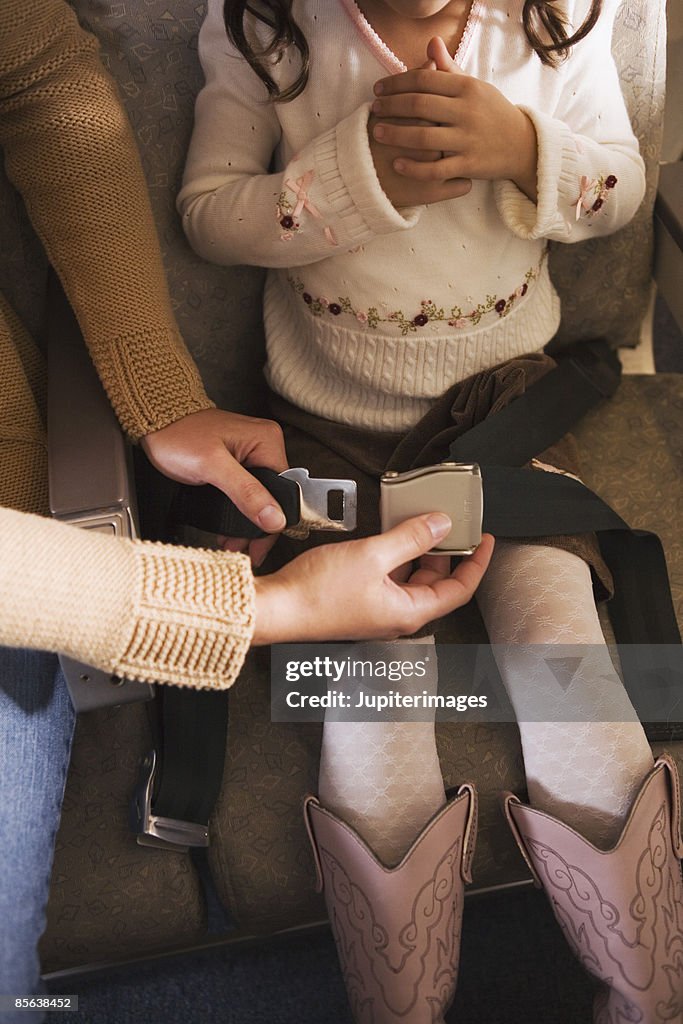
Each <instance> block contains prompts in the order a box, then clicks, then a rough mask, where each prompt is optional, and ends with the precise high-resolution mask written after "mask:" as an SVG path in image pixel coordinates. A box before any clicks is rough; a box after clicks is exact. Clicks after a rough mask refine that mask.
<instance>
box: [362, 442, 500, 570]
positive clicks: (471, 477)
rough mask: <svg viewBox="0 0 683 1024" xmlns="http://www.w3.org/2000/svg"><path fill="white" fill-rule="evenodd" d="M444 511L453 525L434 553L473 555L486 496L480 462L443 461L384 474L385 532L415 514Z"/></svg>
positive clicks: (431, 553)
mask: <svg viewBox="0 0 683 1024" xmlns="http://www.w3.org/2000/svg"><path fill="white" fill-rule="evenodd" d="M425 512H443V513H444V514H445V515H447V516H448V518H449V519H450V520H451V523H452V528H451V531H450V533H448V534H447V535H446V536H445V537H444V538H443V540H441V541H439V543H438V544H437V545H436V546H435V547H433V548H432V549H431V551H428V552H427V554H430V555H471V554H472V552H473V551H475V550H476V548H477V547H478V546H479V544H480V543H481V527H482V520H483V514H484V497H483V487H482V477H481V470H480V469H479V466H478V465H477V464H476V463H473V462H472V463H469V462H467V463H464V462H440V463H438V464H437V465H435V466H422V467H420V468H419V469H411V470H408V472H406V473H396V472H388V473H384V474H383V476H382V477H381V478H380V519H381V522H382V532H385V531H386V530H390V529H391V528H392V526H397V525H398V524H399V523H402V522H403V521H404V520H405V519H409V518H410V517H411V516H417V515H422V514H423V513H425Z"/></svg>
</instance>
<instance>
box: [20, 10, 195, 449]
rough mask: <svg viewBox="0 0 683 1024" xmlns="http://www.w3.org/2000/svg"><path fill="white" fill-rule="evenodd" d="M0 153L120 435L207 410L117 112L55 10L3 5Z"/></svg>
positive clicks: (68, 23) (107, 85)
mask: <svg viewBox="0 0 683 1024" xmlns="http://www.w3.org/2000/svg"><path fill="white" fill-rule="evenodd" d="M0 145H1V146H2V147H3V149H4V153H5V161H6V166H7V171H8V174H9V176H10V178H11V180H12V182H13V183H14V185H15V186H16V188H17V189H18V190H19V191H20V192H21V194H22V195H23V197H24V200H25V202H26V206H27V209H28V211H29V215H30V217H31V220H32V222H33V225H34V227H35V229H36V231H37V233H38V234H39V236H40V238H41V240H42V242H43V244H44V245H45V248H46V250H47V252H48V255H49V257H50V260H51V262H52V264H53V265H54V267H55V268H56V270H57V272H58V273H59V275H60V277H61V279H62V282H63V284H64V287H65V290H66V292H67V294H68V296H69V299H70V301H71V304H72V306H73V307H74V310H75V312H76V315H77V317H78V319H79V322H80V325H81V328H82V330H83V333H84V336H85V338H86V342H87V344H88V346H89V348H90V351H91V354H92V357H93V360H94V362H95V365H96V367H97V370H98V372H99V374H100V377H101V379H102V381H103V383H104V386H105V388H106V390H107V392H108V394H109V397H110V400H111V402H112V404H113V406H114V409H115V410H116V413H117V415H118V417H119V420H120V422H121V424H122V426H123V427H124V429H125V430H126V431H127V432H128V434H129V435H131V436H132V437H133V438H139V437H141V436H142V435H144V434H147V433H149V432H150V431H153V430H158V429H160V428H161V427H163V426H165V425H167V424H168V423H171V422H174V421H175V420H177V419H180V418H181V417H182V416H185V415H187V414H188V413H192V412H196V411H198V410H199V409H204V408H209V407H211V405H212V403H211V402H210V401H209V399H208V398H207V396H206V393H205V391H204V388H203V386H202V383H201V380H200V378H199V374H198V372H197V369H196V367H195V365H194V363H193V361H192V359H191V358H190V356H189V354H188V352H187V350H186V349H185V346H184V344H183V342H182V339H181V338H180V336H179V333H178V329H177V326H176V323H175V320H174V317H173V314H172V312H171V307H170V300H169V296H168V291H167V287H166V282H165V278H164V271H163V266H162V262H161V256H160V251H159V245H158V239H157V236H156V231H155V227H154V222H153V219H152V214H151V209H150V205H149V199H148V196H147V192H146V186H145V182H144V176H143V173H142V168H141V165H140V160H139V157H138V154H137V150H136V147H135V142H134V139H133V136H132V133H131V130H130V126H129V123H128V120H127V117H126V114H125V111H124V110H123V107H122V105H121V101H120V99H119V96H118V93H117V90H116V86H115V84H114V83H113V81H112V80H111V79H110V77H109V76H108V75H107V74H106V72H105V71H104V69H103V68H102V65H101V64H100V61H99V57H98V54H97V43H96V41H95V39H94V38H93V37H92V36H91V35H89V34H88V33H86V32H84V31H83V30H82V29H81V28H80V26H79V24H78V22H77V20H76V18H75V16H74V14H73V12H72V11H71V9H70V8H69V6H68V4H67V3H66V2H65V0H32V2H31V3H26V2H25V0H3V4H2V6H1V7H0Z"/></svg>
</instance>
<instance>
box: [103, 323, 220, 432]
mask: <svg viewBox="0 0 683 1024" xmlns="http://www.w3.org/2000/svg"><path fill="white" fill-rule="evenodd" d="M92 356H93V361H94V362H95V365H96V367H97V371H98V373H99V376H100V379H101V380H102V382H103V384H104V386H105V389H106V391H107V395H108V396H109V400H110V402H111V404H112V406H113V408H114V411H115V413H116V416H117V418H118V420H119V423H120V424H121V427H122V428H123V430H124V431H125V432H126V434H127V435H128V436H129V438H130V439H131V440H132V441H139V440H140V438H141V437H144V436H145V435H146V434H151V433H153V432H154V431H156V430H161V429H162V428H163V427H167V426H168V425H169V424H170V423H175V422H176V421H177V420H179V419H182V418H183V416H189V415H190V413H193V412H200V411H201V410H202V409H213V408H215V403H214V402H212V401H211V400H210V399H209V397H208V396H207V394H206V391H205V390H204V385H203V384H202V381H201V377H200V376H199V372H198V370H197V368H196V366H195V364H194V362H193V361H192V358H191V357H190V355H189V353H188V352H187V351H186V349H185V346H184V344H183V343H182V341H181V340H180V339H179V338H178V337H174V336H173V335H172V334H171V333H170V331H168V330H160V331H153V330H147V331H144V330H140V331H136V332H135V333H134V334H131V335H125V336H119V337H118V338H116V339H115V340H114V341H113V342H112V343H111V344H109V345H105V344H101V345H98V346H97V349H96V351H92Z"/></svg>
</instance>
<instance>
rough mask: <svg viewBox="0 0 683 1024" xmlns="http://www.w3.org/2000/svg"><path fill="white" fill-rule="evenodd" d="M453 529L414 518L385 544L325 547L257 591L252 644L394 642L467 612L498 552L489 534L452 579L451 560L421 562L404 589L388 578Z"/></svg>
mask: <svg viewBox="0 0 683 1024" xmlns="http://www.w3.org/2000/svg"><path fill="white" fill-rule="evenodd" d="M450 529H451V522H450V520H449V518H448V517H447V516H445V515H443V514H441V513H432V514H430V515H422V516H417V517H415V518H413V519H408V520H406V521H405V522H404V523H401V524H400V525H399V526H395V527H394V528H393V529H392V530H389V531H388V532H387V533H384V534H382V535H381V536H376V537H368V538H365V539H363V540H356V541H346V542H345V543H341V544H325V545H322V546H321V547H316V548H311V549H310V550H309V551H305V552H304V553H303V554H301V555H299V556H298V558H295V559H294V560H293V561H292V562H290V563H289V564H288V565H286V566H285V567H284V568H283V569H280V570H279V571H278V572H275V573H273V574H272V575H270V576H260V577H257V579H256V580H255V585H256V630H255V633H254V637H253V641H252V642H253V643H254V644H268V643H288V642H294V641H300V642H302V643H304V642H309V641H316V640H320V641H324V640H328V641H329V640H364V639H386V640H390V639H395V638H396V637H400V636H409V635H410V634H411V633H414V632H415V630H417V629H419V628H420V627H421V626H423V625H424V624H425V623H426V622H429V621H431V620H432V619H436V618H439V617H440V616H442V615H445V614H447V613H448V612H449V611H452V610H453V609H454V608H459V607H460V606H461V605H463V604H466V603H467V602H468V601H469V600H470V598H471V597H472V595H473V593H474V591H475V590H476V589H477V587H478V585H479V583H480V581H481V578H482V576H483V575H484V572H485V571H486V568H487V566H488V564H489V560H490V558H491V552H492V551H493V537H491V536H490V535H489V534H485V535H484V537H483V538H482V542H481V544H480V545H479V547H478V548H477V550H476V551H475V553H474V554H473V555H470V556H469V557H468V558H464V559H463V560H462V561H461V562H460V564H459V565H458V567H457V568H456V570H455V572H453V573H452V574H451V575H448V567H449V565H450V559H448V560H446V559H443V558H434V559H433V560H432V559H431V558H429V559H424V560H423V564H422V565H421V566H420V568H419V569H417V570H416V572H414V573H413V574H412V575H411V576H410V577H409V578H408V579H407V580H406V581H405V582H404V583H399V582H396V581H395V580H393V579H392V578H391V575H390V574H391V573H392V572H393V570H394V569H396V568H397V567H398V566H401V565H403V564H405V563H406V562H411V561H413V560H414V559H417V558H420V556H421V555H424V554H425V552H427V551H429V549H430V548H432V547H433V546H434V544H435V543H437V542H438V541H439V540H440V539H441V538H442V537H445V536H446V534H447V533H448V532H449V531H450Z"/></svg>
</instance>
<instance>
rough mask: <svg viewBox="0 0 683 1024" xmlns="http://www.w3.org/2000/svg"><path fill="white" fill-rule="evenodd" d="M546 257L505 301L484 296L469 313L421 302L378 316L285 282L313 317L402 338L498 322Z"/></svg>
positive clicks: (375, 311)
mask: <svg viewBox="0 0 683 1024" xmlns="http://www.w3.org/2000/svg"><path fill="white" fill-rule="evenodd" d="M545 257H546V253H545V252H544V253H543V256H542V257H541V260H540V262H539V263H538V264H537V266H536V267H532V268H531V269H529V270H527V272H526V274H525V275H524V281H523V282H522V284H520V285H518V287H517V288H515V290H514V291H513V292H512V293H511V294H510V295H508V296H507V298H500V297H499V296H497V295H487V296H486V298H485V300H484V301H483V302H479V303H478V304H477V305H476V306H474V308H473V309H471V310H469V311H468V312H464V311H463V309H462V308H461V307H460V306H451V308H450V309H446V308H445V307H443V306H437V304H436V303H435V302H433V301H432V299H423V300H422V302H421V303H420V309H419V311H418V312H417V313H414V314H410V313H408V314H406V313H405V312H404V311H403V310H402V309H395V310H392V312H390V313H381V312H380V310H379V308H378V307H377V306H368V308H367V309H357V308H356V307H355V306H354V305H353V303H352V302H351V299H350V298H349V297H348V296H346V295H338V296H337V297H336V298H334V299H331V300H330V299H328V298H327V297H325V296H323V295H320V296H314V295H312V294H311V293H310V292H309V291H307V290H306V286H305V285H304V282H303V281H302V280H301V278H298V277H294V276H292V275H288V277H287V280H288V281H289V284H290V285H291V287H292V288H293V289H294V291H295V292H296V293H297V295H299V296H300V298H301V299H302V300H303V301H304V302H305V303H306V305H307V306H308V308H309V310H310V311H311V313H312V314H313V316H331V317H338V316H344V315H346V316H352V317H354V318H355V319H356V320H357V321H358V323H359V324H363V325H365V326H367V327H371V328H377V327H379V325H380V324H392V325H395V326H396V327H398V328H400V331H401V334H404V335H405V334H410V333H413V334H414V333H416V332H417V331H419V330H420V328H422V327H426V326H427V325H428V324H434V323H447V324H448V326H449V327H454V328H456V329H457V330H462V329H463V328H466V327H476V326H477V325H478V324H479V323H480V322H481V320H482V318H483V317H485V316H486V315H487V314H490V313H495V314H496V315H497V316H498V317H499V318H502V317H505V316H507V315H508V313H509V312H510V310H511V309H512V307H513V306H514V304H515V303H516V302H517V300H518V299H521V298H523V297H524V296H525V295H526V293H527V292H528V290H529V286H530V284H531V283H532V281H535V280H536V278H537V277H538V274H539V271H540V268H541V265H542V263H543V260H544V259H545Z"/></svg>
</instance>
